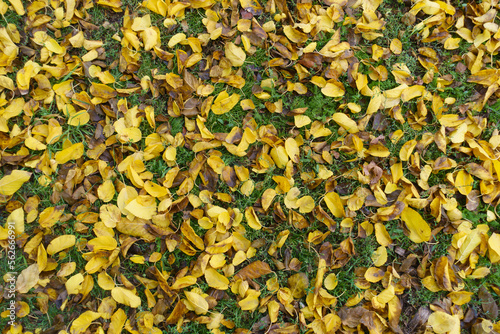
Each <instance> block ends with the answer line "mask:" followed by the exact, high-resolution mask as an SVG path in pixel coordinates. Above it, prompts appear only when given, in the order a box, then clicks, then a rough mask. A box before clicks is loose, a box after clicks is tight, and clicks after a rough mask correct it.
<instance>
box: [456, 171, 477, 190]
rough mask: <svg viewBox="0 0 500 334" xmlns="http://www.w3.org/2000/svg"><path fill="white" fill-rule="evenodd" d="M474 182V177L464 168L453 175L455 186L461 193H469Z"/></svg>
mask: <svg viewBox="0 0 500 334" xmlns="http://www.w3.org/2000/svg"><path fill="white" fill-rule="evenodd" d="M473 184H474V179H473V178H472V176H471V175H470V174H469V173H467V172H466V171H464V170H460V171H459V172H458V173H457V176H456V177H455V188H457V190H458V192H459V193H461V194H462V195H465V196H467V195H469V194H470V192H471V191H472V185H473Z"/></svg>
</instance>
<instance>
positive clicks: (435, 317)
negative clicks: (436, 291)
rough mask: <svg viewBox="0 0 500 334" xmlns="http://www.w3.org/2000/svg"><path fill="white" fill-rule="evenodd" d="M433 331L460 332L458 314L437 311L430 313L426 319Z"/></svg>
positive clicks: (457, 333)
mask: <svg viewBox="0 0 500 334" xmlns="http://www.w3.org/2000/svg"><path fill="white" fill-rule="evenodd" d="M427 323H428V324H429V325H430V326H432V329H433V330H434V332H435V333H438V334H441V333H450V334H460V319H459V316H458V315H449V314H448V313H445V312H441V311H437V312H434V313H432V314H431V315H430V316H429V319H428V320H427Z"/></svg>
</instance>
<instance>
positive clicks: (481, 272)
mask: <svg viewBox="0 0 500 334" xmlns="http://www.w3.org/2000/svg"><path fill="white" fill-rule="evenodd" d="M489 274H490V268H488V267H477V268H476V269H474V271H473V272H472V274H470V275H467V278H468V279H481V278H485V277H486V276H488V275H489Z"/></svg>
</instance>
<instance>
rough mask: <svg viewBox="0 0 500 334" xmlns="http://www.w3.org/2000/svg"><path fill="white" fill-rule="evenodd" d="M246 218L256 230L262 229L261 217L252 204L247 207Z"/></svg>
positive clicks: (249, 224)
mask: <svg viewBox="0 0 500 334" xmlns="http://www.w3.org/2000/svg"><path fill="white" fill-rule="evenodd" d="M245 218H246V220H247V223H248V226H250V227H251V228H253V229H254V230H260V229H261V228H262V225H261V223H260V220H259V217H257V214H256V213H255V210H254V209H253V207H251V206H250V207H248V208H246V209H245Z"/></svg>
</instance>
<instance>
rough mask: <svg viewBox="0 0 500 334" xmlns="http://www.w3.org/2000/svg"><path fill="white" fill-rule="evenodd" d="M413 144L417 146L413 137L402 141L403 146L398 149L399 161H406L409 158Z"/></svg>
mask: <svg viewBox="0 0 500 334" xmlns="http://www.w3.org/2000/svg"><path fill="white" fill-rule="evenodd" d="M415 146H417V141H416V140H415V139H411V140H408V141H407V142H406V143H404V145H403V147H401V150H400V151H399V158H400V159H401V161H408V160H409V159H410V156H411V154H412V153H413V150H414V149H415Z"/></svg>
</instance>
